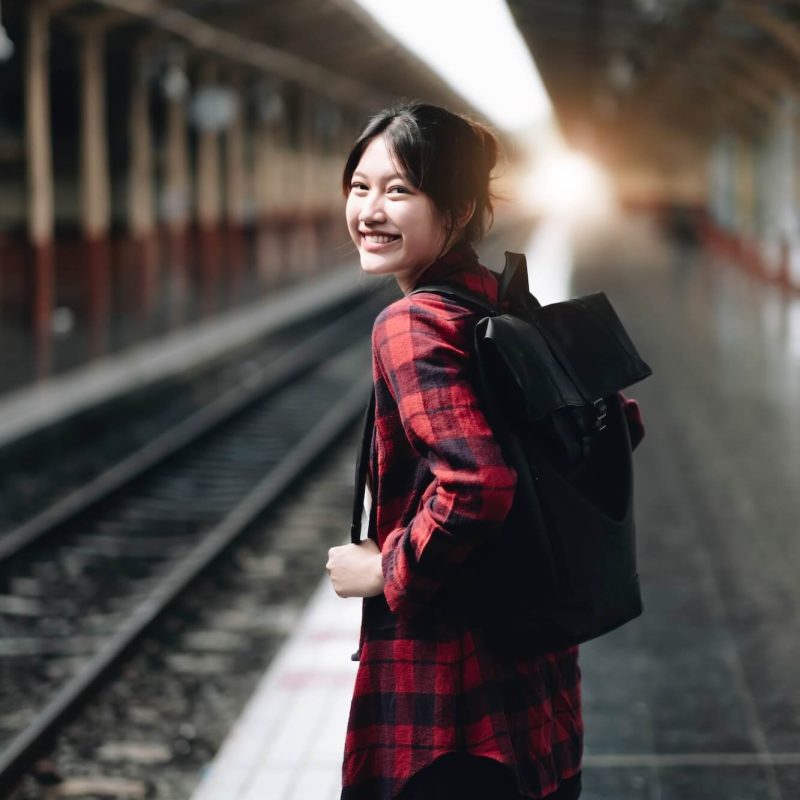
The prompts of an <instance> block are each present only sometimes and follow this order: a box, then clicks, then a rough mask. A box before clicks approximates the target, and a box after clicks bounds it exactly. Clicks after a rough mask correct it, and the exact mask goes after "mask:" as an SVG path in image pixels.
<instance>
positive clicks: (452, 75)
mask: <svg viewBox="0 0 800 800" xmlns="http://www.w3.org/2000/svg"><path fill="white" fill-rule="evenodd" d="M356 2H358V3H359V5H361V6H362V7H363V8H364V9H365V10H366V11H367V12H369V13H370V14H371V15H372V16H373V17H374V18H375V19H376V20H377V21H378V23H379V24H380V25H381V26H383V28H385V29H386V30H387V31H389V33H391V34H392V35H393V36H394V37H395V38H396V39H397V40H398V41H399V42H401V43H402V44H403V45H404V46H405V47H407V48H408V49H409V50H411V51H412V52H414V53H415V54H416V55H417V56H419V57H420V58H421V59H422V60H423V61H425V62H426V63H428V64H429V65H430V66H431V67H432V69H433V70H434V71H436V72H437V73H439V75H441V76H442V78H443V79H444V80H445V81H447V82H448V83H449V84H450V85H451V86H452V87H453V88H454V89H455V90H456V91H457V92H458V93H459V94H460V95H461V96H462V97H464V98H465V99H466V100H468V101H469V102H470V103H472V104H473V105H474V106H475V107H476V108H478V109H480V110H481V111H482V112H483V113H484V114H486V116H487V118H488V119H490V120H491V121H492V122H493V123H495V124H496V125H498V126H499V127H501V128H504V129H505V130H507V131H509V132H511V131H517V130H519V129H521V128H526V127H528V126H530V125H533V124H536V123H538V122H541V121H543V120H545V119H548V118H549V117H550V116H551V114H552V109H551V105H550V100H549V98H548V96H547V93H546V91H545V89H544V86H543V84H542V81H541V79H540V77H539V73H538V71H537V69H536V66H535V65H534V63H533V60H532V58H531V55H530V53H529V52H528V48H527V47H526V46H525V42H524V41H523V39H522V36H521V35H520V33H519V31H518V30H517V27H516V24H515V23H514V19H513V17H512V16H511V12H510V11H509V10H508V6H507V5H506V3H505V0H470V2H467V3H457V2H453V0H402V2H398V0H356Z"/></svg>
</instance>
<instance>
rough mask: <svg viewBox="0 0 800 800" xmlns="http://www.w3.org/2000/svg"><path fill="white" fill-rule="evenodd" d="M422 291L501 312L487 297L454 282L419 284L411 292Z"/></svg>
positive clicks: (480, 308) (492, 312)
mask: <svg viewBox="0 0 800 800" xmlns="http://www.w3.org/2000/svg"><path fill="white" fill-rule="evenodd" d="M420 292H431V293H433V294H440V295H444V296H445V297H450V298H452V299H454V300H460V301H461V302H462V303H464V304H466V305H468V306H472V307H473V308H476V309H477V310H478V311H485V312H487V313H488V314H491V315H494V314H497V313H499V312H498V310H497V307H496V306H494V305H493V304H492V303H491V302H490V301H489V300H487V299H486V298H485V297H483V296H482V295H479V294H478V293H477V292H472V291H470V290H469V289H465V288H464V287H463V286H458V285H457V284H454V283H431V284H429V285H427V286H418V287H417V288H416V289H413V290H412V291H410V292H409V294H410V295H411V294H419V293H420Z"/></svg>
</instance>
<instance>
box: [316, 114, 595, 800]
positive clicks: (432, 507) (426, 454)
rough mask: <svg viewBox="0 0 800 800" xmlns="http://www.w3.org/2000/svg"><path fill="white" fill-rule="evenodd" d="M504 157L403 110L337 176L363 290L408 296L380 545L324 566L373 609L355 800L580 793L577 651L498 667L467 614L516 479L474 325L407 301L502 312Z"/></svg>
mask: <svg viewBox="0 0 800 800" xmlns="http://www.w3.org/2000/svg"><path fill="white" fill-rule="evenodd" d="M497 153H498V149H497V142H496V139H495V137H494V135H493V134H492V132H491V131H490V130H489V129H488V128H486V127H484V126H483V125H480V124H479V123H477V122H474V121H472V120H470V119H469V118H467V117H463V116H460V115H458V114H453V113H451V112H450V111H447V110H446V109H444V108H440V107H438V106H432V105H427V104H421V103H408V104H402V105H399V106H395V107H392V108H389V109H385V110H384V111H382V112H380V113H379V114H376V115H375V116H374V117H373V118H372V119H370V120H369V122H368V123H367V125H366V127H365V129H364V131H363V132H362V134H361V135H360V137H359V138H358V140H357V141H356V143H355V144H354V146H353V148H352V150H351V152H350V155H349V157H348V159H347V162H346V165H345V168H344V172H343V175H342V190H343V192H344V194H345V196H346V197H347V208H346V220H347V227H348V231H349V233H350V236H351V237H352V239H353V241H354V242H355V244H356V246H357V247H358V252H359V255H360V258H361V268H362V270H363V271H364V272H366V273H369V274H372V275H394V277H395V279H396V280H397V282H398V284H399V285H400V287H401V289H402V290H403V293H404V297H402V298H401V299H399V300H397V301H395V302H393V303H391V304H390V305H389V306H387V308H385V309H384V310H383V311H381V313H380V314H379V315H378V317H377V318H376V320H375V324H374V326H373V330H372V372H373V379H374V395H373V399H374V412H375V413H374V425H373V426H371V427H372V442H371V447H370V451H369V459H368V462H369V467H368V469H367V480H368V483H369V486H370V489H371V496H372V498H373V500H372V503H371V504H370V508H369V513H368V514H367V518H368V520H369V522H368V524H367V528H368V530H367V531H366V534H367V538H365V539H362V540H361V541H360V542H358V543H353V544H348V545H344V546H341V547H333V548H331V550H330V551H329V553H328V563H327V569H328V571H329V573H330V578H331V583H332V584H333V588H334V589H335V591H336V593H337V594H339V595H340V596H342V597H363V598H364V601H363V603H364V604H363V616H362V628H361V638H360V642H359V650H358V656H357V657H358V660H359V662H360V663H359V669H358V674H357V677H356V684H355V690H354V695H353V701H352V705H351V709H350V717H349V723H348V730H347V738H346V742H345V752H344V764H343V772H342V795H341V797H342V800H393V799H394V798H397V800H399V799H400V798H402V800H433V798H435V800H442V798H451V797H457V798H459V800H487V798H491V800H519V798H521V797H522V798H524V797H530V798H541V797H545V796H546V797H550V798H557V799H558V800H574V798H576V797H577V796H578V792H579V791H580V755H581V743H582V730H583V728H582V722H581V712H580V690H579V684H580V673H579V670H578V667H577V649H576V648H571V649H568V650H565V651H561V652H557V653H548V654H546V655H545V656H542V657H536V658H515V657H513V656H511V655H509V654H508V653H501V652H497V651H496V649H495V648H494V647H493V646H492V643H491V635H490V634H491V631H487V629H486V620H485V619H484V618H476V615H475V614H474V613H472V612H471V611H470V610H469V609H468V608H465V607H464V603H461V602H458V600H456V599H455V598H456V596H457V594H458V592H457V587H458V586H459V585H461V584H463V583H466V584H467V585H468V588H469V591H471V592H473V593H474V594H475V595H476V596H480V592H481V590H484V591H485V587H484V586H481V585H478V584H477V581H474V580H473V579H472V578H471V576H473V573H472V572H470V571H469V569H468V568H467V567H466V566H465V562H467V559H468V558H469V556H470V555H476V554H477V555H480V554H479V553H476V552H475V551H476V549H477V548H478V547H479V546H480V545H481V544H482V543H484V542H486V541H487V539H489V538H492V537H497V536H499V535H500V533H501V530H502V528H503V525H504V522H505V519H506V517H507V516H508V514H509V512H510V509H511V506H512V503H513V499H514V493H515V487H516V479H517V474H516V472H515V471H514V469H513V468H512V467H510V466H509V465H508V464H507V463H506V461H505V459H504V457H503V453H502V451H501V448H500V446H499V444H498V442H497V441H496V439H495V438H494V435H493V433H492V430H491V427H490V426H489V423H488V420H487V419H486V416H485V415H484V413H483V411H482V409H481V403H480V400H479V398H478V395H477V392H476V389H475V387H474V386H473V385H472V382H471V381H470V370H471V360H470V359H471V349H472V339H473V332H474V326H475V322H476V321H477V316H478V313H477V312H476V310H475V309H474V308H466V307H464V306H463V305H460V304H459V302H458V301H456V300H453V299H452V298H448V297H443V296H441V295H439V294H436V293H432V292H425V291H421V292H415V293H413V294H412V292H413V290H414V289H415V288H420V287H421V286H423V285H429V284H436V283H454V284H456V285H457V286H458V287H461V288H463V289H467V290H468V291H470V292H473V293H475V294H478V295H480V296H481V297H483V298H484V299H485V300H486V301H488V302H489V303H490V304H492V305H497V302H498V278H497V276H496V275H495V274H494V273H493V272H491V271H490V270H489V269H487V268H486V267H485V266H484V265H483V264H481V263H480V261H479V260H478V254H477V253H476V252H475V250H473V248H472V245H473V244H475V243H477V242H478V241H480V239H481V238H482V236H483V234H484V231H485V230H486V227H487V225H488V224H490V222H491V219H492V202H491V193H490V190H489V184H490V180H491V172H492V169H493V167H494V166H495V163H496V161H497ZM367 430H368V431H369V430H370V426H369V425H368V426H367ZM362 535H363V532H362ZM502 541H503V540H501V542H502ZM467 563H469V562H467ZM473 563H474V562H473ZM470 581H472V582H470Z"/></svg>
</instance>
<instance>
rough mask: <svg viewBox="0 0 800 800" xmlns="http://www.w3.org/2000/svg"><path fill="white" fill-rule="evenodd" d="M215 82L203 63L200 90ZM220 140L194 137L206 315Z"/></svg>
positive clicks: (216, 234) (204, 132)
mask: <svg viewBox="0 0 800 800" xmlns="http://www.w3.org/2000/svg"><path fill="white" fill-rule="evenodd" d="M216 78H217V68H216V65H215V64H214V63H212V62H208V61H207V62H205V63H204V64H203V65H202V66H201V68H200V76H199V86H200V89H201V90H202V88H203V87H204V86H211V85H212V84H214V83H215V82H216ZM220 138H221V137H220V134H219V133H218V131H217V130H216V129H210V130H209V129H203V128H200V131H199V133H198V137H197V197H196V210H197V228H198V230H197V244H198V262H199V264H200V276H201V295H202V301H203V309H204V311H205V312H206V313H210V312H212V311H213V310H214V308H215V305H216V301H217V299H218V296H219V291H218V288H219V287H218V285H217V284H218V279H219V274H220V260H221V257H222V248H221V242H220V230H219V226H220V218H221V212H222V182H221V170H220V166H221V164H220V161H221V159H220Z"/></svg>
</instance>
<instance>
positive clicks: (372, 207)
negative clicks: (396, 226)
mask: <svg viewBox="0 0 800 800" xmlns="http://www.w3.org/2000/svg"><path fill="white" fill-rule="evenodd" d="M359 216H360V219H361V221H362V222H370V221H373V220H375V221H377V220H382V219H383V220H385V219H386V213H385V212H384V210H383V197H382V196H381V195H378V194H376V195H372V196H371V197H368V198H367V199H366V200H365V201H364V205H363V206H362V208H361V214H360V215H359Z"/></svg>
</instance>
